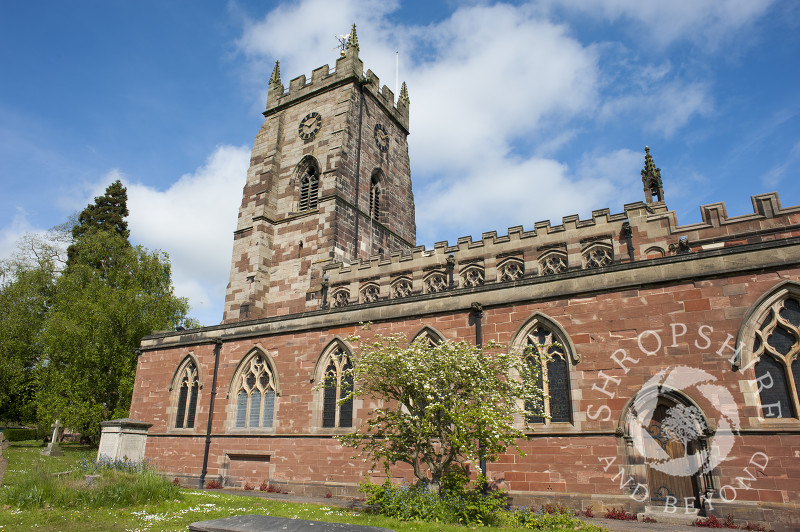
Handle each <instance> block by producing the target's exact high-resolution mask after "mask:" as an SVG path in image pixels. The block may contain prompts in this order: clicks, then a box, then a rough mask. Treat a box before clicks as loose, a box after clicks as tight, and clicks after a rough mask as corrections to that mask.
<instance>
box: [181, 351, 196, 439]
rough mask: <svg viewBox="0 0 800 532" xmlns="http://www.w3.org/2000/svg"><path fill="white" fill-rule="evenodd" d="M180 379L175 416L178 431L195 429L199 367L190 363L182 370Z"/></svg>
mask: <svg viewBox="0 0 800 532" xmlns="http://www.w3.org/2000/svg"><path fill="white" fill-rule="evenodd" d="M178 379H179V382H180V388H178V412H177V414H176V415H175V428H176V429H183V428H187V429H191V428H194V418H195V413H196V411H197V395H198V393H199V391H200V383H199V382H198V377H197V367H196V366H195V365H194V362H193V361H191V360H190V361H189V363H188V364H186V365H185V366H184V367H183V368H181V370H180V372H179V374H178Z"/></svg>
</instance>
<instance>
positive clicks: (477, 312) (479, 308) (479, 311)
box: [471, 303, 489, 495]
mask: <svg viewBox="0 0 800 532" xmlns="http://www.w3.org/2000/svg"><path fill="white" fill-rule="evenodd" d="M471 307H472V312H473V315H474V316H475V345H476V346H478V348H482V347H483V327H482V325H481V321H482V320H483V305H481V304H480V303H473V304H472V305H471ZM478 453H479V455H480V464H479V465H480V468H481V474H482V475H483V478H484V479H486V478H487V477H486V459H485V458H484V457H483V445H481V448H480V450H479V451H478ZM488 487H489V486H488V485H487V483H486V482H484V483H483V486H482V487H481V490H482V491H483V494H484V495H486V492H487V490H488Z"/></svg>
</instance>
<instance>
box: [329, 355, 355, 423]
mask: <svg viewBox="0 0 800 532" xmlns="http://www.w3.org/2000/svg"><path fill="white" fill-rule="evenodd" d="M352 370H353V365H352V363H351V362H350V357H349V356H348V354H347V352H346V351H345V350H344V349H343V348H342V347H337V348H336V349H335V350H334V351H333V352H332V353H331V354H330V355H328V360H327V363H326V365H325V375H324V377H323V378H324V379H325V381H324V385H323V387H322V426H323V427H325V428H333V427H352V426H353V400H352V398H351V399H348V400H347V401H344V402H341V403H340V402H339V401H340V400H342V399H344V398H346V397H347V396H348V395H350V393H351V392H352V391H353V372H352Z"/></svg>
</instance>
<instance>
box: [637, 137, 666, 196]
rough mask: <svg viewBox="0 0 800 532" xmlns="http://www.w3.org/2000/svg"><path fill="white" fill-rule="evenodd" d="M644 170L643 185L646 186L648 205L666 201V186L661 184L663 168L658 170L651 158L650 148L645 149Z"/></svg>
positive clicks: (645, 193) (645, 194) (645, 192)
mask: <svg viewBox="0 0 800 532" xmlns="http://www.w3.org/2000/svg"><path fill="white" fill-rule="evenodd" d="M644 153H645V156H644V169H643V170H642V184H643V185H644V199H645V202H646V203H655V202H658V201H664V186H663V185H662V183H661V168H656V165H655V164H654V163H653V157H651V156H650V146H645V147H644Z"/></svg>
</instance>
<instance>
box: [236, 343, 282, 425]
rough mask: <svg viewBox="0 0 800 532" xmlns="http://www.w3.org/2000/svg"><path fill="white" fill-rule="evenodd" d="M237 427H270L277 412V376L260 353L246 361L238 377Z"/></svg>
mask: <svg viewBox="0 0 800 532" xmlns="http://www.w3.org/2000/svg"><path fill="white" fill-rule="evenodd" d="M237 385H238V391H237V393H236V427H238V428H259V427H260V428H270V427H272V420H273V416H274V412H275V378H274V375H273V372H272V370H271V368H270V367H269V363H268V362H267V360H266V358H265V357H264V356H263V355H262V354H261V353H258V354H256V355H254V356H252V357H251V358H250V360H249V361H248V362H246V363H245V367H244V369H243V371H242V372H241V374H240V375H239V376H238V378H237Z"/></svg>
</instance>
